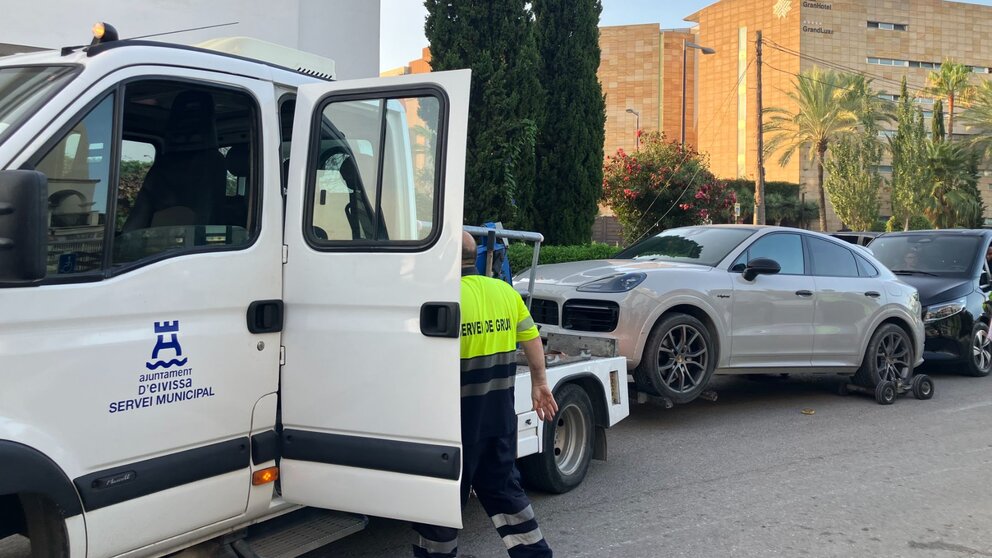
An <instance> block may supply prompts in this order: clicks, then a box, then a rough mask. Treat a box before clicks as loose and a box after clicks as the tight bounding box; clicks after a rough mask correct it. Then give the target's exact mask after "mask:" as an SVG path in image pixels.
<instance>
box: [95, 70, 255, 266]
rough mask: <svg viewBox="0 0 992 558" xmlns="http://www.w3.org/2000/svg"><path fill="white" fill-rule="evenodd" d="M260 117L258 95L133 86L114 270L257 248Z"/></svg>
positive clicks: (185, 86) (128, 94)
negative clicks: (196, 253) (175, 256)
mask: <svg viewBox="0 0 992 558" xmlns="http://www.w3.org/2000/svg"><path fill="white" fill-rule="evenodd" d="M255 113H256V111H255V104H254V102H253V101H252V99H251V97H250V96H248V95H247V94H244V93H241V92H237V91H232V90H229V89H222V88H215V87H207V86H201V85H194V84H191V83H185V82H169V81H163V80H148V81H138V82H133V83H129V84H127V86H126V87H125V95H124V109H123V122H122V126H123V130H122V137H123V138H125V146H124V149H123V150H122V158H121V167H120V170H121V173H120V174H121V187H120V189H119V190H118V196H117V205H118V208H119V212H118V215H117V218H116V220H115V225H116V230H115V237H114V251H113V264H114V265H115V266H119V265H124V264H129V263H132V262H136V261H140V260H143V259H147V258H152V257H161V256H162V255H164V254H166V253H169V254H172V253H183V252H188V251H193V250H202V249H204V248H238V247H244V246H247V245H248V244H250V243H251V242H252V241H253V240H254V236H255V235H256V234H257V231H256V230H255V226H254V225H255V222H256V221H257V219H256V218H255V216H254V212H255V209H256V197H257V192H256V190H257V186H256V181H255V179H254V174H255V172H254V169H255V168H257V165H256V163H255V158H256V157H257V152H258V150H257V148H256V145H257V144H256V141H255V135H256V131H255V128H256V126H255V120H256V119H255ZM142 143H144V144H145V146H146V147H144V148H140V149H139V146H140V145H141V144H142ZM149 145H152V146H155V149H154V152H152V151H151V150H149V149H148V146H149ZM139 179H140V183H139V182H138V181H139Z"/></svg>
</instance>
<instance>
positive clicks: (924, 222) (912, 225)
mask: <svg viewBox="0 0 992 558" xmlns="http://www.w3.org/2000/svg"><path fill="white" fill-rule="evenodd" d="M902 227H903V222H902V221H901V220H900V221H897V220H896V218H895V216H892V217H889V220H888V221H887V222H886V223H885V232H893V231H901V230H902ZM932 228H933V223H931V222H930V219H927V218H926V217H924V216H922V215H915V216H913V217H910V218H909V230H911V231H925V230H930V229H932Z"/></svg>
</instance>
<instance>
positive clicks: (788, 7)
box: [772, 0, 792, 19]
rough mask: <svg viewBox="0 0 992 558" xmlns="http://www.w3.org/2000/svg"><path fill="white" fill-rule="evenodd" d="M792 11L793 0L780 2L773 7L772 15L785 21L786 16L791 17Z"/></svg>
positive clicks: (780, 0)
mask: <svg viewBox="0 0 992 558" xmlns="http://www.w3.org/2000/svg"><path fill="white" fill-rule="evenodd" d="M790 11H792V0H778V2H776V3H775V5H774V6H772V13H773V14H775V15H776V16H777V17H778V18H779V19H784V18H785V16H787V15H789V12H790Z"/></svg>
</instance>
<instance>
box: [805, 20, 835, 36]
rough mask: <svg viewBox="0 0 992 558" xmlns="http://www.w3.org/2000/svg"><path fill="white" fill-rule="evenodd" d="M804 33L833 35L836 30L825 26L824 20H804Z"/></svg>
mask: <svg viewBox="0 0 992 558" xmlns="http://www.w3.org/2000/svg"><path fill="white" fill-rule="evenodd" d="M803 33H815V34H817V35H833V34H834V30H833V29H829V28H826V27H824V26H823V22H822V21H804V22H803Z"/></svg>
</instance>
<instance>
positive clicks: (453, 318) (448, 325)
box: [420, 302, 461, 339]
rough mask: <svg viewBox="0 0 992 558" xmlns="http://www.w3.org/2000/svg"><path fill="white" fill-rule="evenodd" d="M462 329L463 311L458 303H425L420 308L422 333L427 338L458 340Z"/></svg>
mask: <svg viewBox="0 0 992 558" xmlns="http://www.w3.org/2000/svg"><path fill="white" fill-rule="evenodd" d="M460 329H461V311H460V309H459V307H458V303H457V302H425V303H424V304H423V306H421V307H420V333H423V334H424V335H426V336H427V337H450V338H453V339H457V338H458V336H459V330H460Z"/></svg>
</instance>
